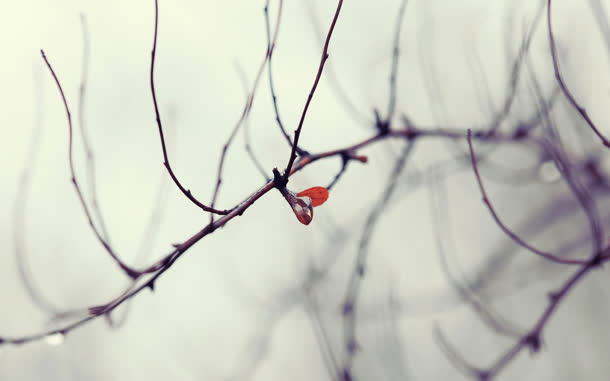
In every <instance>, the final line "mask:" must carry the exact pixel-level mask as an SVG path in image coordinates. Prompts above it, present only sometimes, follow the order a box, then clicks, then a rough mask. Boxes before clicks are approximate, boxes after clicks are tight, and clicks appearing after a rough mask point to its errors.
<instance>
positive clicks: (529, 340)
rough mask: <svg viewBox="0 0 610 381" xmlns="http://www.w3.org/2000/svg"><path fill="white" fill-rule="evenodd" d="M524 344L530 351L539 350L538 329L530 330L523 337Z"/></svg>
mask: <svg viewBox="0 0 610 381" xmlns="http://www.w3.org/2000/svg"><path fill="white" fill-rule="evenodd" d="M524 340H525V345H526V346H527V347H528V348H529V349H530V353H536V352H538V351H539V350H540V345H541V340H540V332H539V331H538V330H534V331H532V332H531V333H530V334H528V335H527V336H526V337H525V339H524Z"/></svg>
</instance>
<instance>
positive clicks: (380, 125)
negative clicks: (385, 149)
mask: <svg viewBox="0 0 610 381" xmlns="http://www.w3.org/2000/svg"><path fill="white" fill-rule="evenodd" d="M373 112H374V113H375V127H377V130H378V131H379V134H380V135H382V136H383V135H387V134H388V132H390V121H389V120H387V119H382V118H381V116H380V115H379V111H377V109H375V110H373Z"/></svg>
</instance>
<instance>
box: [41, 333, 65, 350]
mask: <svg viewBox="0 0 610 381" xmlns="http://www.w3.org/2000/svg"><path fill="white" fill-rule="evenodd" d="M65 338H66V337H65V335H64V334H63V333H59V332H58V333H53V334H51V335H47V336H46V337H45V338H44V341H45V342H46V343H47V344H49V345H50V346H52V347H58V346H60V345H61V344H63V342H64V339H65Z"/></svg>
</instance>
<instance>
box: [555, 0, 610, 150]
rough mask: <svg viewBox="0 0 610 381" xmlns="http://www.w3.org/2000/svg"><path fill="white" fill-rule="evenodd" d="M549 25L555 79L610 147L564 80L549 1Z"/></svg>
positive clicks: (587, 121)
mask: <svg viewBox="0 0 610 381" xmlns="http://www.w3.org/2000/svg"><path fill="white" fill-rule="evenodd" d="M547 25H548V29H549V43H550V45H551V56H552V57H553V70H554V71H555V79H557V83H559V86H560V87H561V91H563V94H564V95H565V96H566V98H567V99H568V101H569V102H570V104H572V106H573V107H574V108H575V109H576V111H578V113H579V114H580V116H581V117H582V119H583V120H584V121H585V122H586V123H587V124H588V125H589V127H591V129H592V130H593V132H595V134H596V135H597V136H598V137H599V139H600V140H601V141H602V143H603V144H604V145H605V146H606V147H610V141H608V139H606V137H605V136H604V135H603V134H602V133H601V132H600V131H599V130H598V129H597V127H595V123H593V121H592V120H591V118H589V115H588V114H587V110H585V109H584V107H582V106H581V105H580V104H578V102H577V101H576V99H575V98H574V95H572V92H571V91H570V90H569V89H568V87H567V85H566V84H565V81H564V80H563V77H562V75H561V70H559V58H557V47H556V45H555V37H554V36H553V25H552V22H551V0H548V5H547Z"/></svg>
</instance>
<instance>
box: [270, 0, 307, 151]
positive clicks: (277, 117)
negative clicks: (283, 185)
mask: <svg viewBox="0 0 610 381" xmlns="http://www.w3.org/2000/svg"><path fill="white" fill-rule="evenodd" d="M264 13H265V31H266V33H267V47H268V49H270V52H269V62H268V63H267V71H268V73H269V89H270V90H271V100H272V101H273V110H274V111H275V121H276V122H277V125H278V127H279V128H280V131H281V132H282V135H283V136H284V138H285V139H286V141H287V142H288V145H289V146H290V147H292V139H290V136H288V133H287V132H286V129H285V128H284V123H282V118H280V110H279V107H278V105H277V95H276V94H275V86H273V70H272V67H271V66H272V65H271V63H272V59H273V50H271V27H270V25H269V24H270V23H269V0H267V1H266V2H265V8H264ZM279 21H280V20H279V19H278V21H277V22H278V23H279ZM297 153H298V154H299V155H304V154H306V151H305V150H303V149H301V148H299V147H297Z"/></svg>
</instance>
